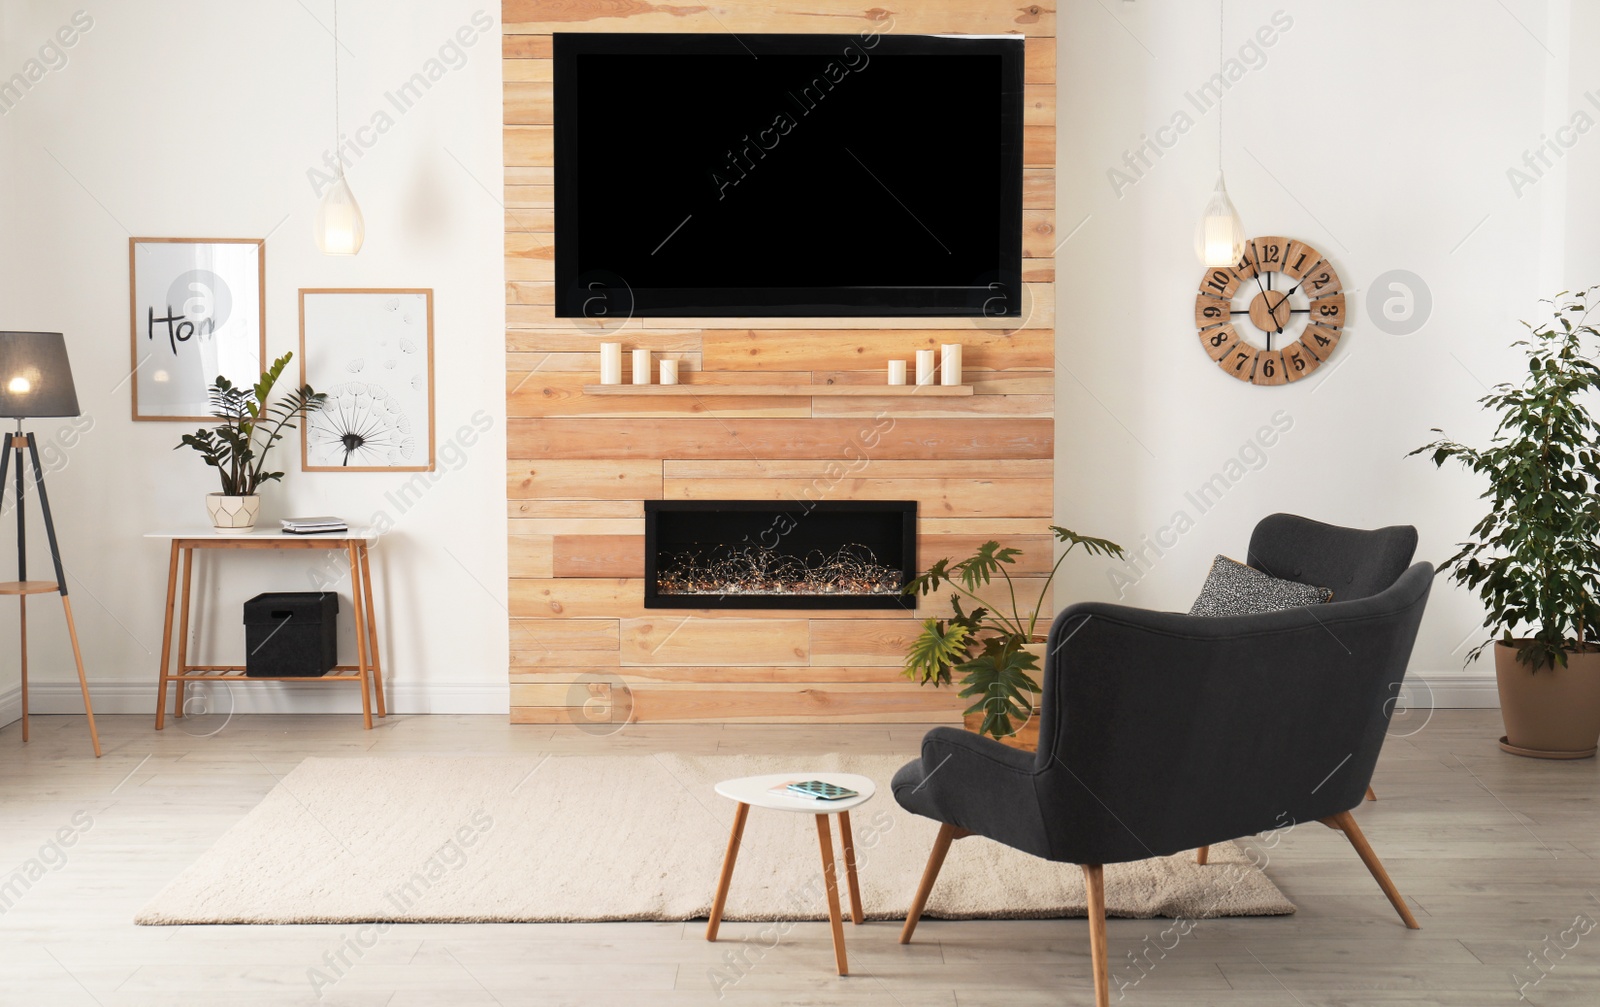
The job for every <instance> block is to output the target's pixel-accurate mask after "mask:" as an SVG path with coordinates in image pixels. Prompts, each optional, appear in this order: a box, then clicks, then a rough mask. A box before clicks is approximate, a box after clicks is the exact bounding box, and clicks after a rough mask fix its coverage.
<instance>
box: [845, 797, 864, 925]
mask: <svg viewBox="0 0 1600 1007" xmlns="http://www.w3.org/2000/svg"><path fill="white" fill-rule="evenodd" d="M839 841H840V842H841V843H843V844H844V876H845V878H846V880H848V881H849V882H850V922H851V923H860V922H861V921H862V920H863V919H864V918H865V917H863V916H862V909H861V884H860V883H859V882H858V881H856V837H855V836H854V835H853V834H852V833H851V831H850V812H848V811H841V812H839Z"/></svg>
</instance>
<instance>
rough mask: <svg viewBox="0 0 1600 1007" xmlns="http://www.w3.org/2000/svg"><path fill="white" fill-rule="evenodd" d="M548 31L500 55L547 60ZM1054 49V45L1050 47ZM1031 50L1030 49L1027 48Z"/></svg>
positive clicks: (513, 41)
mask: <svg viewBox="0 0 1600 1007" xmlns="http://www.w3.org/2000/svg"><path fill="white" fill-rule="evenodd" d="M553 48H554V47H553V46H552V45H551V39H550V35H549V33H548V32H547V33H545V34H543V35H532V34H523V35H511V34H504V35H501V36H500V55H501V57H503V58H504V59H542V60H548V59H550V58H551V56H553V55H554V51H553ZM1051 48H1052V49H1054V47H1053V46H1052V47H1051ZM1029 51H1030V52H1031V51H1032V50H1031V49H1030V50H1029Z"/></svg>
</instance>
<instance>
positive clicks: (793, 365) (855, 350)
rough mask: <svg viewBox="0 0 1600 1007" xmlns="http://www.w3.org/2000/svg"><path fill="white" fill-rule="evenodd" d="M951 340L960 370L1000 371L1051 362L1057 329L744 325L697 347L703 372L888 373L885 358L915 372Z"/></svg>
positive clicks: (707, 337)
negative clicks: (926, 355)
mask: <svg viewBox="0 0 1600 1007" xmlns="http://www.w3.org/2000/svg"><path fill="white" fill-rule="evenodd" d="M746 321H748V319H747V320H746ZM954 342H959V343H960V344H961V357H962V365H963V368H966V367H971V368H973V369H975V370H992V371H1001V370H1010V369H1012V368H1018V367H1052V366H1054V364H1055V332H1054V330H1052V329H1047V328H1031V329H1016V330H1013V331H1004V330H981V329H978V330H968V331H965V332H962V333H960V334H959V335H953V334H952V333H950V332H948V331H941V330H927V329H922V330H918V329H904V330H897V331H884V330H879V329H849V330H843V331H833V332H812V331H806V330H789V329H752V328H748V327H747V328H743V329H708V330H706V331H704V332H702V333H701V336H700V345H699V347H698V348H699V349H700V351H701V359H702V361H703V362H704V364H705V367H706V369H707V370H740V369H743V368H761V369H770V370H790V371H848V370H872V371H878V372H879V373H887V363H886V362H887V361H889V360H907V361H912V362H913V364H912V365H911V366H909V367H908V370H913V371H914V370H915V365H914V361H915V360H916V356H917V353H916V351H917V350H935V351H937V350H938V349H939V347H940V345H941V344H943V343H954ZM886 380H887V379H886Z"/></svg>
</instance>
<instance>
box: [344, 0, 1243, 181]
mask: <svg viewBox="0 0 1600 1007" xmlns="http://www.w3.org/2000/svg"><path fill="white" fill-rule="evenodd" d="M1227 5H1228V0H1217V72H1218V73H1223V72H1224V71H1223V69H1222V62H1223V58H1222V24H1223V14H1224V11H1225V9H1226V8H1227ZM333 10H334V18H335V21H334V24H335V29H336V30H337V25H338V20H337V19H338V16H339V5H338V0H334V7H333ZM334 55H335V58H337V56H338V54H337V53H335V54H334ZM338 79H339V75H338V71H337V66H336V67H335V72H334V80H335V81H336V82H337V80H338ZM337 90H338V88H337V85H336V86H335V91H337ZM1217 174H1218V175H1219V176H1220V175H1221V174H1222V92H1221V91H1218V92H1217Z"/></svg>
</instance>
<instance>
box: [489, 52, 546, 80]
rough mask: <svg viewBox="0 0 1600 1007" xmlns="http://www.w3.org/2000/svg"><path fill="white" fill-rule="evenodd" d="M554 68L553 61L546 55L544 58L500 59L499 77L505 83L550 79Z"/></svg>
mask: <svg viewBox="0 0 1600 1007" xmlns="http://www.w3.org/2000/svg"><path fill="white" fill-rule="evenodd" d="M554 70H555V63H554V62H552V61H551V60H550V59H549V58H548V57H546V58H544V59H502V60H501V61H500V79H501V80H503V81H505V82H506V83H508V84H509V83H512V82H516V83H522V82H524V81H536V80H545V81H547V80H550V79H551V78H552V77H553V76H554V73H553V71H554Z"/></svg>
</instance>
